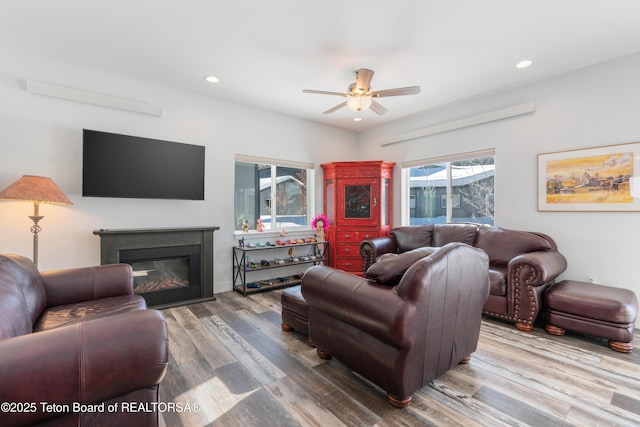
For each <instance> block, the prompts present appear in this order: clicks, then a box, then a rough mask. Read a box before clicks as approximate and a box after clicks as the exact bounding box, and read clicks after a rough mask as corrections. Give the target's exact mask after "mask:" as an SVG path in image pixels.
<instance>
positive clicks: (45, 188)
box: [0, 175, 73, 267]
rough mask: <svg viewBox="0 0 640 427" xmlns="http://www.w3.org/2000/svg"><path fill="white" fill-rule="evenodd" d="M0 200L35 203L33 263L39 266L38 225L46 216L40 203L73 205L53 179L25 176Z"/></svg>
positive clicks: (5, 190) (32, 218)
mask: <svg viewBox="0 0 640 427" xmlns="http://www.w3.org/2000/svg"><path fill="white" fill-rule="evenodd" d="M0 200H20V201H25V202H33V216H30V217H29V218H31V220H32V221H33V226H31V232H32V233H33V263H34V264H35V265H36V267H37V266H38V233H39V232H40V231H42V227H40V225H39V224H38V222H40V220H41V219H42V218H44V216H41V215H40V203H50V204H53V205H73V203H71V200H69V198H68V197H67V196H66V195H65V194H64V193H63V192H62V190H60V188H59V187H58V186H57V185H56V184H55V183H54V182H53V180H52V179H51V178H46V177H43V176H33V175H23V176H22V178H20V179H18V180H17V181H15V182H14V183H13V184H11V185H10V186H8V187H7V188H5V189H4V190H3V191H2V192H0Z"/></svg>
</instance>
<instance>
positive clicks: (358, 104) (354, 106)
mask: <svg viewBox="0 0 640 427" xmlns="http://www.w3.org/2000/svg"><path fill="white" fill-rule="evenodd" d="M372 102H373V100H372V99H371V96H369V95H352V96H349V98H347V105H348V106H349V108H350V109H351V110H353V111H364V110H366V109H367V108H369V107H370V106H371V103H372Z"/></svg>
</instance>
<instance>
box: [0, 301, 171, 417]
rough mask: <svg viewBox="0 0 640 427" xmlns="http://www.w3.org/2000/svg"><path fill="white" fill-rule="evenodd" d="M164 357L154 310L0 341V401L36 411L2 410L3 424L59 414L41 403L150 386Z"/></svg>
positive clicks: (86, 399)
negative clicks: (16, 403)
mask: <svg viewBox="0 0 640 427" xmlns="http://www.w3.org/2000/svg"><path fill="white" fill-rule="evenodd" d="M168 357H169V355H168V337H167V328H166V322H165V320H164V318H163V317H162V314H161V313H160V312H159V311H157V310H143V311H136V312H130V313H126V314H122V315H117V316H112V317H109V318H102V319H95V320H89V321H86V322H81V323H77V324H74V325H71V326H67V327H61V328H57V329H53V330H50V331H46V332H37V333H33V334H29V335H23V336H20V337H16V338H11V339H6V340H3V341H0V378H2V381H1V382H0V402H22V403H36V405H35V407H34V409H35V412H15V413H4V414H3V417H6V419H3V425H5V426H6V425H31V424H36V423H37V422H41V421H42V420H45V419H47V418H51V417H54V416H59V415H61V414H56V413H52V412H51V411H47V410H46V409H45V408H43V407H42V406H41V404H40V402H47V403H50V404H57V405H69V407H70V408H72V405H74V403H79V404H99V403H101V402H104V401H106V400H109V399H112V398H115V397H118V396H121V395H124V394H127V393H129V392H132V391H136V390H140V389H143V388H146V387H151V386H155V385H156V384H159V383H160V381H161V380H162V378H163V376H164V374H165V372H166V369H167V363H168ZM61 407H63V406H61ZM5 422H6V424H5Z"/></svg>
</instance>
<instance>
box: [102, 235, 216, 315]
mask: <svg viewBox="0 0 640 427" xmlns="http://www.w3.org/2000/svg"><path fill="white" fill-rule="evenodd" d="M218 229H219V227H208V228H180V229H143V230H140V229H136V230H96V231H94V232H93V233H94V234H96V235H99V236H100V258H101V263H102V264H113V263H127V264H130V265H131V266H132V268H133V276H134V280H133V282H134V292H135V293H136V294H139V295H141V296H142V297H144V299H145V300H146V302H147V305H148V306H149V307H170V306H174V305H179V304H185V303H191V302H196V301H205V300H211V299H215V297H214V294H213V232H214V231H215V230H218Z"/></svg>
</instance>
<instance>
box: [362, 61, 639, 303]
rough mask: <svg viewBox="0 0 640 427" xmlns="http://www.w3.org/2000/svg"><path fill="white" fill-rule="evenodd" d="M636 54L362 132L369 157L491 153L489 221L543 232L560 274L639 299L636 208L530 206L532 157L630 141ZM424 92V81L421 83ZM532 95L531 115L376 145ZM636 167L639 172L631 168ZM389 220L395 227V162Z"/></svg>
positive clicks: (635, 118)
mask: <svg viewBox="0 0 640 427" xmlns="http://www.w3.org/2000/svg"><path fill="white" fill-rule="evenodd" d="M639 75H640V54H636V55H632V56H628V57H625V58H621V59H618V60H615V61H611V62H607V63H603V64H599V65H596V66H592V67H589V68H585V69H583V70H580V71H577V72H573V73H569V74H565V75H562V76H558V77H554V78H550V79H546V80H540V81H537V82H533V83H530V84H527V85H524V86H520V87H517V88H512V89H510V90H507V91H503V92H500V93H494V94H490V95H486V96H481V97H478V98H475V99H472V100H468V101H466V102H461V103H458V104H456V105H451V106H448V107H447V108H442V109H439V110H436V111H430V112H424V113H421V114H418V115H415V116H411V117H407V118H405V119H403V120H399V121H396V122H395V123H392V124H390V125H387V126H383V127H378V128H376V129H374V130H371V131H368V132H363V133H361V134H360V135H359V138H358V145H359V149H358V151H359V152H360V153H363V154H364V153H366V155H367V158H369V159H378V158H380V159H385V160H392V161H395V162H397V163H401V162H403V161H408V160H415V159H424V158H429V157H434V156H440V155H446V154H454V153H463V152H468V151H474V150H479V149H484V148H495V150H496V181H495V186H496V188H495V190H496V197H495V203H496V225H499V226H502V227H505V228H514V229H521V230H535V231H540V232H544V233H548V234H549V235H550V236H552V237H553V238H554V239H555V240H556V242H557V243H558V246H559V249H560V251H561V252H562V253H563V254H564V255H565V256H566V258H567V260H568V264H569V266H568V268H567V270H566V272H565V274H563V275H562V276H561V278H567V279H573V280H581V281H586V280H588V279H589V278H591V277H595V278H596V279H598V281H599V282H600V283H602V284H609V285H613V286H618V287H623V288H628V289H631V290H633V291H635V293H636V295H639V296H640V280H639V279H638V271H637V269H638V265H639V262H640V251H639V250H638V244H640V212H538V211H537V203H536V191H537V190H536V185H537V169H536V165H537V155H538V154H539V153H545V152H555V151H562V150H572V149H580V148H589V147H596V146H602V145H612V144H621V143H626V142H637V141H640V101H639V100H640V80H639V79H638V76H639ZM423 93H424V96H428V93H429V88H428V87H425V88H423ZM525 102H533V103H535V106H536V111H535V112H534V113H531V114H528V115H525V116H520V117H514V118H510V119H505V120H502V121H497V122H493V123H487V124H483V125H478V126H474V127H469V128H465V129H460V130H456V131H451V132H447V133H443V134H439V135H433V136H429V137H424V138H420V139H416V140H411V141H406V142H402V143H398V144H394V145H390V146H387V147H381V145H380V141H381V140H382V139H383V138H385V137H389V136H393V135H398V134H401V133H404V132H409V131H414V130H417V129H422V128H425V127H429V126H432V125H436V124H440V123H446V122H449V121H453V120H458V119H462V118H465V117H469V116H474V115H476V114H481V113H486V112H490V111H495V110H499V109H502V108H506V107H510V106H513V105H518V104H522V103H525ZM635 174H636V175H638V174H640V171H635ZM395 177H397V178H398V179H396V180H395V182H394V222H396V223H395V224H394V225H396V226H398V225H400V223H399V221H400V168H399V167H396V169H395Z"/></svg>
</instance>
